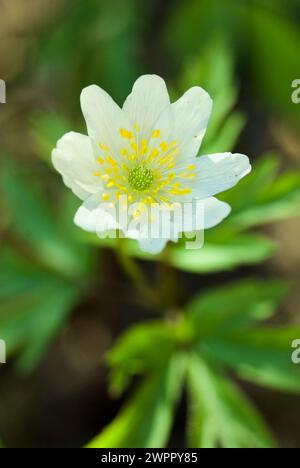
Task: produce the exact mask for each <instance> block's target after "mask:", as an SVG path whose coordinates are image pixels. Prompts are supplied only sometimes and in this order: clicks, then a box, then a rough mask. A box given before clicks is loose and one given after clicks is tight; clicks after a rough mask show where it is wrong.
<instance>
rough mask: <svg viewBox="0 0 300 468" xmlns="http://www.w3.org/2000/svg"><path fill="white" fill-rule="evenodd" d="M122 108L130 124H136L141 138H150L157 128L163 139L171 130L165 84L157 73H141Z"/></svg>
mask: <svg viewBox="0 0 300 468" xmlns="http://www.w3.org/2000/svg"><path fill="white" fill-rule="evenodd" d="M123 110H124V112H125V114H126V115H127V116H128V118H129V119H130V121H131V123H132V125H135V124H137V125H138V127H139V132H140V134H141V135H142V138H145V139H150V137H151V134H152V132H153V130H156V129H159V130H160V131H161V135H162V138H163V139H167V138H168V136H169V134H170V132H171V130H172V112H171V105H170V98H169V94H168V90H167V87H166V84H165V82H164V80H163V79H162V78H160V77H159V76H157V75H143V76H141V77H140V78H138V79H137V81H136V82H135V83H134V86H133V88H132V92H131V94H130V95H129V96H128V97H127V99H126V101H125V102H124V106H123Z"/></svg>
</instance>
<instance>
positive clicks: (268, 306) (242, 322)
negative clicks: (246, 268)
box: [187, 279, 288, 338]
mask: <svg viewBox="0 0 300 468" xmlns="http://www.w3.org/2000/svg"><path fill="white" fill-rule="evenodd" d="M287 291H288V286H287V284H286V283H284V282H282V281H277V280H264V281H262V280H256V279H252V280H243V281H238V282H235V283H233V284H229V285H226V286H222V287H219V288H213V289H211V290H209V291H207V292H204V293H201V294H200V295H199V296H196V297H195V298H194V299H193V300H192V301H191V302H190V303H189V304H188V305H187V319H188V321H189V322H190V323H191V327H192V329H193V330H195V333H196V335H197V336H198V337H202V338H203V337H207V336H211V335H214V336H215V335H219V334H222V333H226V332H227V331H228V330H234V329H239V330H241V329H245V328H246V327H249V326H253V323H255V322H256V321H261V320H266V319H268V318H270V317H271V316H272V315H273V314H274V313H275V312H276V309H277V307H278V305H279V303H280V301H281V300H282V299H283V297H284V296H285V295H286V293H287Z"/></svg>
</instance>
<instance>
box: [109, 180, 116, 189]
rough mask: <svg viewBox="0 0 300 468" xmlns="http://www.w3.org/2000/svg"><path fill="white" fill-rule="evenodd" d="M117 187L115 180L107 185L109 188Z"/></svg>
mask: <svg viewBox="0 0 300 468" xmlns="http://www.w3.org/2000/svg"><path fill="white" fill-rule="evenodd" d="M114 185H115V182H114V181H113V180H110V181H109V182H108V184H107V188H112V187H113V186H114Z"/></svg>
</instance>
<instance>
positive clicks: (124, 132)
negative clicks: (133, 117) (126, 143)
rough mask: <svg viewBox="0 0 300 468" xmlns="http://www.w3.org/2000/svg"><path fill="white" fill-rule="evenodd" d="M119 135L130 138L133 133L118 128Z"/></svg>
mask: <svg viewBox="0 0 300 468" xmlns="http://www.w3.org/2000/svg"><path fill="white" fill-rule="evenodd" d="M120 135H121V137H122V138H126V139H128V140H131V138H133V133H132V132H130V131H128V130H126V129H125V128H120Z"/></svg>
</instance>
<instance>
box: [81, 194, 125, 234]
mask: <svg viewBox="0 0 300 468" xmlns="http://www.w3.org/2000/svg"><path fill="white" fill-rule="evenodd" d="M107 206H108V205H107V204H104V203H101V201H100V196H99V195H93V196H91V197H90V198H88V199H87V200H85V202H84V203H83V204H82V205H81V207H80V208H79V209H78V210H77V213H76V214H75V218H74V223H75V224H76V226H78V227H80V228H81V229H84V230H85V231H88V232H97V233H98V234H102V233H103V232H106V231H110V230H115V229H118V224H117V222H116V217H115V216H114V215H113V214H112V213H111V212H110V211H108V210H107Z"/></svg>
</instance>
